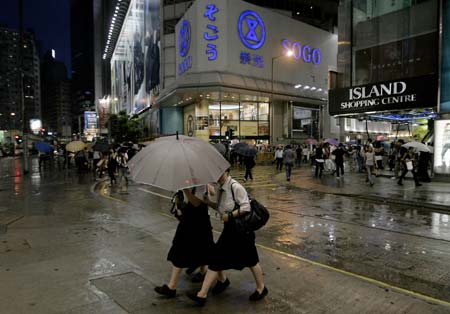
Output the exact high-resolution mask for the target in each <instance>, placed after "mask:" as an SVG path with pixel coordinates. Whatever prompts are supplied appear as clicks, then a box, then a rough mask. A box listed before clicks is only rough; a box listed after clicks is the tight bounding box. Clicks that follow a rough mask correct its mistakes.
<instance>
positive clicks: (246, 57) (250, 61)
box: [240, 51, 264, 69]
mask: <svg viewBox="0 0 450 314" xmlns="http://www.w3.org/2000/svg"><path fill="white" fill-rule="evenodd" d="M240 59H241V64H244V65H245V64H247V65H251V66H254V67H255V68H260V69H262V68H264V57H263V56H261V55H257V54H251V53H250V52H247V51H241V55H240Z"/></svg>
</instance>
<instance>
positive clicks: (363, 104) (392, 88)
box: [329, 75, 437, 115]
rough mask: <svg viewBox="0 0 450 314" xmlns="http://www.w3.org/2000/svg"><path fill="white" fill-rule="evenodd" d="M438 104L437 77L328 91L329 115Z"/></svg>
mask: <svg viewBox="0 0 450 314" xmlns="http://www.w3.org/2000/svg"><path fill="white" fill-rule="evenodd" d="M436 105H437V78H436V76H435V75H427V76H421V77H415V78H406V79H399V80H395V81H387V82H380V83H376V84H369V85H363V86H352V87H349V88H338V89H333V90H330V92H329V109H330V115H344V114H352V113H365V112H377V111H390V110H402V109H412V108H431V107H436Z"/></svg>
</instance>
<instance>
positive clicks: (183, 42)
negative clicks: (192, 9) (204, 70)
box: [178, 20, 192, 75]
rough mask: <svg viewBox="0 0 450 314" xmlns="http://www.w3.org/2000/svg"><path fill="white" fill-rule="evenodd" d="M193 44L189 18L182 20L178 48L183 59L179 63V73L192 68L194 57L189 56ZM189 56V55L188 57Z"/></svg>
mask: <svg viewBox="0 0 450 314" xmlns="http://www.w3.org/2000/svg"><path fill="white" fill-rule="evenodd" d="M190 46H191V26H190V24H189V22H188V21H187V20H183V21H182V22H181V27H180V33H179V35H178V50H179V53H180V56H181V57H182V58H184V59H183V61H181V63H179V64H178V75H182V74H183V73H184V72H186V71H187V70H189V69H190V68H192V58H191V56H188V53H189V48H190ZM186 56H187V57H186Z"/></svg>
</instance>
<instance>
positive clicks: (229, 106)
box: [221, 102, 239, 121]
mask: <svg viewBox="0 0 450 314" xmlns="http://www.w3.org/2000/svg"><path fill="white" fill-rule="evenodd" d="M221 118H222V120H223V121H227V120H235V121H238V120H239V103H224V102H222V104H221Z"/></svg>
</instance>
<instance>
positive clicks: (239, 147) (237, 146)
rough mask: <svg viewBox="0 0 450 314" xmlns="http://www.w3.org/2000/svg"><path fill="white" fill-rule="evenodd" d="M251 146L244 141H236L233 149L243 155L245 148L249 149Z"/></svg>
mask: <svg viewBox="0 0 450 314" xmlns="http://www.w3.org/2000/svg"><path fill="white" fill-rule="evenodd" d="M249 148H250V146H249V145H248V144H247V143H244V142H240V143H236V144H234V145H233V150H234V151H235V152H236V153H238V154H240V155H242V152H244V151H245V150H247V149H249Z"/></svg>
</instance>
